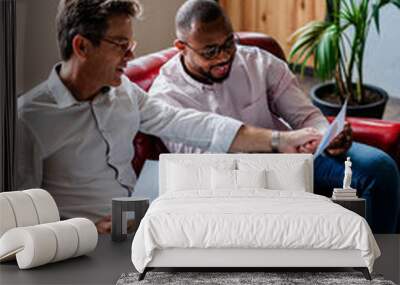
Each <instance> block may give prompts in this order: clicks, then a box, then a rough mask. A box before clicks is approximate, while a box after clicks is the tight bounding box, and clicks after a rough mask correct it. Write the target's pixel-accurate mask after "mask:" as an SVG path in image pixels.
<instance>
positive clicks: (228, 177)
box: [210, 168, 237, 191]
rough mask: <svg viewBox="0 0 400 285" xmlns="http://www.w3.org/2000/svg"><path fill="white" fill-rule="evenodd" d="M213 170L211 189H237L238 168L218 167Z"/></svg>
mask: <svg viewBox="0 0 400 285" xmlns="http://www.w3.org/2000/svg"><path fill="white" fill-rule="evenodd" d="M210 170H211V189H212V190H219V189H224V190H229V191H232V190H236V188H237V183H236V170H231V169H216V168H212V169H210Z"/></svg>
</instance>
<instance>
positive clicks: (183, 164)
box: [166, 160, 236, 191]
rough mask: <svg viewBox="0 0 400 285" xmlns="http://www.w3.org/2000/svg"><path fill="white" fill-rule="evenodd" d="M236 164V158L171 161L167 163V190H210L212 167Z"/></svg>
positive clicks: (228, 167)
mask: <svg viewBox="0 0 400 285" xmlns="http://www.w3.org/2000/svg"><path fill="white" fill-rule="evenodd" d="M235 166H236V162H235V161H234V160H229V161H224V160H222V161H211V162H203V163H199V162H197V163H193V162H190V161H187V160H183V161H179V160H177V161H174V162H172V161H170V162H168V164H167V173H168V176H167V179H166V184H167V185H166V188H167V191H186V190H210V189H211V168H214V169H235Z"/></svg>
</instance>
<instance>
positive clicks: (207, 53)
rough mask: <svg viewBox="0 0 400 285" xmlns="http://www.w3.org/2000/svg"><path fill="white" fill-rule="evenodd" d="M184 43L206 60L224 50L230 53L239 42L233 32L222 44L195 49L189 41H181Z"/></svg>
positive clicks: (215, 56)
mask: <svg viewBox="0 0 400 285" xmlns="http://www.w3.org/2000/svg"><path fill="white" fill-rule="evenodd" d="M182 43H183V44H184V45H186V46H187V47H188V48H190V49H191V50H193V51H194V52H195V53H197V54H198V55H200V56H201V57H203V58H204V59H206V60H213V59H215V58H217V57H218V55H219V54H220V53H221V52H222V51H224V52H226V53H231V52H233V51H235V50H236V45H237V44H238V43H239V39H238V38H237V37H236V35H235V34H232V35H231V36H229V37H228V38H227V39H226V41H225V42H224V43H223V44H222V45H212V46H207V47H205V48H203V49H195V48H193V47H192V46H191V45H189V43H187V42H183V41H182Z"/></svg>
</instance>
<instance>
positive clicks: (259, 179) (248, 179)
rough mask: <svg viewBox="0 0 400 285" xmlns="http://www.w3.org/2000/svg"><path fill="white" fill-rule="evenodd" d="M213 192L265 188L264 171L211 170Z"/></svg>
mask: <svg viewBox="0 0 400 285" xmlns="http://www.w3.org/2000/svg"><path fill="white" fill-rule="evenodd" d="M211 181H212V185H211V188H212V189H213V190H222V189H223V190H231V191H233V190H240V189H242V188H266V186H267V179H266V171H265V169H263V170H251V171H248V170H229V169H215V168H212V169H211Z"/></svg>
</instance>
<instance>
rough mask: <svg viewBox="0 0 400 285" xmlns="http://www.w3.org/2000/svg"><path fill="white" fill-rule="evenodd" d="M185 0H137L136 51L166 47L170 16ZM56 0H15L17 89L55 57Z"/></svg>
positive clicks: (39, 77) (40, 75)
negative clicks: (140, 7) (141, 9)
mask: <svg viewBox="0 0 400 285" xmlns="http://www.w3.org/2000/svg"><path fill="white" fill-rule="evenodd" d="M184 1H185V0H141V3H142V4H143V6H144V14H143V19H142V20H141V21H137V23H136V25H135V37H136V39H137V40H138V43H139V45H138V48H137V52H136V55H137V56H140V55H143V54H146V53H149V52H153V51H157V50H160V49H162V48H166V47H169V46H170V45H172V42H173V40H174V37H175V33H174V16H175V13H176V11H177V9H178V8H179V6H180V5H181V4H182V3H183V2H184ZM57 4H58V0H17V93H18V94H21V93H23V92H26V91H27V90H29V89H31V88H32V87H33V86H35V85H37V84H38V83H40V82H41V81H43V80H45V79H46V78H47V76H48V73H49V71H50V69H51V67H52V66H53V65H54V63H56V62H57V61H59V55H58V50H57V44H56V35H55V25H54V18H55V15H56V10H57Z"/></svg>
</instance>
